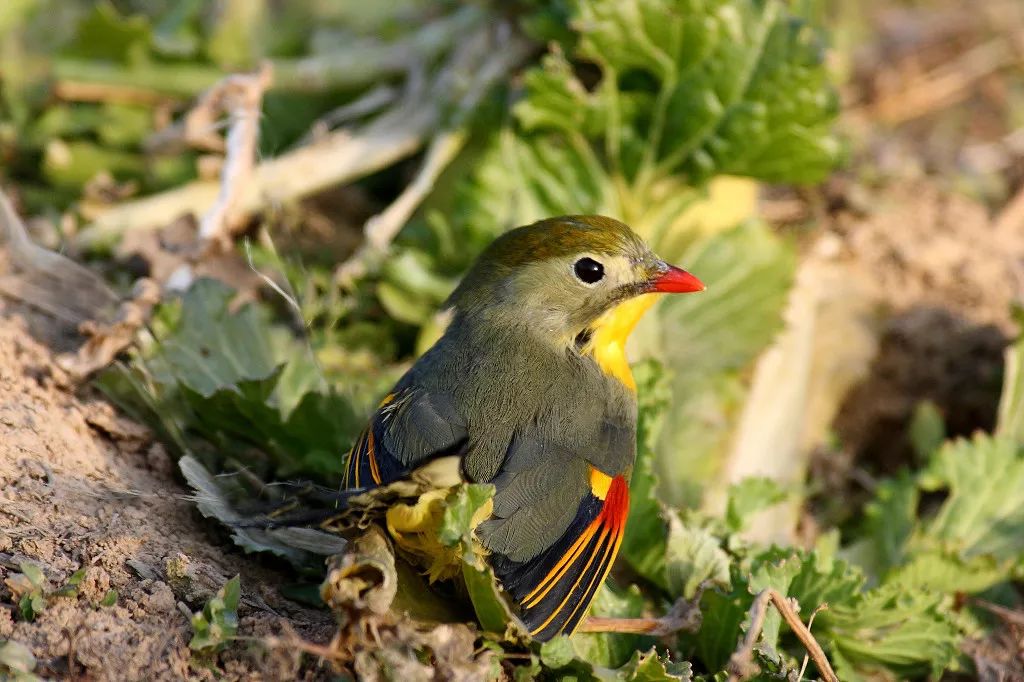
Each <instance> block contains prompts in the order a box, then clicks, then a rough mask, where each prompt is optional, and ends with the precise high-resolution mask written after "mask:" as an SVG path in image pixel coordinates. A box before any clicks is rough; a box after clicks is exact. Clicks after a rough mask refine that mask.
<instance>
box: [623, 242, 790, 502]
mask: <svg viewBox="0 0 1024 682" xmlns="http://www.w3.org/2000/svg"><path fill="white" fill-rule="evenodd" d="M682 262H683V263H685V265H686V267H687V269H688V270H691V271H692V272H694V273H696V274H697V275H698V276H699V277H700V278H701V279H702V280H703V281H704V282H705V283H706V284H707V286H708V289H707V291H705V292H702V293H700V294H695V295H689V296H674V297H670V298H667V299H666V300H664V301H662V302H661V303H660V304H659V305H658V306H657V307H656V308H655V309H654V310H652V311H651V312H650V313H648V314H647V316H646V317H645V318H644V319H643V320H642V321H641V323H640V325H639V327H638V328H637V331H636V333H635V334H634V339H633V341H634V346H633V350H634V351H635V353H636V355H637V356H640V357H653V358H656V359H658V360H659V361H661V362H662V364H664V365H665V366H667V367H669V368H670V369H671V370H672V385H671V386H672V401H671V403H670V406H669V409H668V413H667V415H668V416H667V419H666V425H665V427H664V428H662V430H661V433H660V437H659V441H658V443H657V448H656V452H657V459H656V463H657V465H656V469H655V470H656V471H657V473H658V477H659V479H660V483H661V486H660V488H659V492H660V493H661V497H662V498H663V499H665V500H667V501H670V502H674V503H676V504H682V503H685V504H689V505H695V504H697V503H698V502H699V500H700V495H701V490H702V487H703V485H704V484H705V483H706V482H707V481H708V480H709V479H711V478H712V477H713V476H714V474H715V473H716V471H717V463H718V462H720V461H721V459H722V455H723V453H724V451H725V449H726V447H727V445H728V442H729V435H730V433H731V432H732V429H733V427H734V426H735V424H736V422H737V420H738V417H739V411H740V406H741V405H742V402H743V399H744V396H745V395H746V389H745V388H744V385H743V383H742V381H741V375H742V372H743V370H744V369H745V368H746V367H747V366H748V365H749V364H750V363H751V362H752V361H753V359H754V358H755V357H756V355H757V354H758V352H760V351H761V350H762V349H763V348H764V347H765V346H766V345H767V344H768V343H769V342H770V341H771V339H772V338H773V337H774V335H775V333H776V332H777V331H778V330H779V328H780V327H781V323H782V308H783V306H784V304H785V301H786V295H787V293H788V291H789V287H790V283H791V280H792V276H793V270H794V267H795V253H794V251H793V248H792V246H791V245H790V244H788V243H786V242H785V241H783V240H781V239H779V238H778V237H776V236H775V235H773V234H772V233H771V232H770V231H769V230H768V229H767V228H766V227H765V226H763V225H758V224H747V225H742V226H740V227H738V228H736V229H734V230H731V231H728V232H724V233H720V234H716V235H713V236H711V237H709V238H706V239H704V240H702V241H700V242H698V243H697V244H695V245H694V246H693V247H691V248H690V249H689V250H688V251H687V255H686V256H685V257H684V258H683V260H682ZM698 358H699V360H697V359H698Z"/></svg>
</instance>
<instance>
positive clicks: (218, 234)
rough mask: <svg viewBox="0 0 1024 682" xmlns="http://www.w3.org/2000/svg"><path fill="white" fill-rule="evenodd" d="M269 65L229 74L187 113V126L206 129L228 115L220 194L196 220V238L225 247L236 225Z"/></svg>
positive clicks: (253, 159)
mask: <svg viewBox="0 0 1024 682" xmlns="http://www.w3.org/2000/svg"><path fill="white" fill-rule="evenodd" d="M271 78H272V74H271V70H270V64H269V63H264V65H263V66H262V67H261V68H260V70H259V71H258V72H256V73H254V74H247V75H236V76H228V77H227V78H225V79H224V80H223V81H221V82H220V83H219V84H218V85H217V86H216V87H214V88H213V89H212V90H211V91H209V92H208V93H207V94H206V95H205V96H204V97H203V98H202V99H201V100H200V105H199V106H198V107H196V108H195V109H193V110H192V112H191V113H190V114H189V116H188V119H187V123H186V129H187V130H188V129H190V128H191V129H193V130H195V129H196V128H198V129H199V130H208V129H209V128H211V127H212V124H213V122H214V121H215V120H216V118H217V117H218V116H219V115H220V113H221V112H226V113H227V114H228V116H229V120H230V126H229V128H228V134H227V138H226V140H225V142H226V147H227V153H226V155H225V159H224V167H223V169H222V170H221V177H220V194H219V195H218V197H217V201H216V202H215V203H214V205H213V206H212V207H211V208H210V210H209V211H207V212H206V213H205V214H204V215H203V219H202V220H201V221H200V223H199V238H200V239H201V240H203V241H204V242H217V243H219V244H220V245H222V246H225V245H226V244H227V242H228V241H229V240H230V235H231V233H232V231H233V229H234V227H235V225H236V224H237V219H238V216H237V212H236V206H237V205H238V203H239V200H240V197H241V196H242V192H243V190H244V188H245V187H246V185H248V183H249V179H250V178H251V177H252V170H253V167H254V166H255V163H256V144H257V141H258V139H259V131H260V109H261V108H262V103H263V93H264V92H266V90H267V88H268V87H270V82H271Z"/></svg>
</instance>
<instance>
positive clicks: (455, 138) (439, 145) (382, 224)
mask: <svg viewBox="0 0 1024 682" xmlns="http://www.w3.org/2000/svg"><path fill="white" fill-rule="evenodd" d="M466 137H467V134H466V131H464V130H452V131H448V132H444V133H441V134H440V135H438V136H437V137H435V138H434V139H433V141H432V142H431V143H430V146H429V147H428V148H427V155H426V158H425V159H424V160H423V166H422V167H421V168H420V170H419V172H417V174H416V177H415V178H414V179H413V181H412V182H411V183H409V185H408V186H407V187H406V188H405V189H404V190H402V193H401V194H399V195H398V198H397V199H395V200H394V201H393V202H392V203H391V205H390V206H388V207H387V208H386V209H385V210H384V211H383V212H381V213H379V214H377V215H375V216H373V217H372V218H370V219H369V220H368V221H366V227H365V228H364V231H365V232H366V241H367V243H368V245H369V246H370V247H371V248H373V249H377V250H378V251H383V250H384V249H386V248H387V247H388V245H390V244H391V241H392V240H393V239H394V238H395V236H397V235H398V232H399V230H401V229H402V227H403V226H404V225H405V223H406V222H408V220H409V218H410V217H411V216H412V214H413V212H414V211H415V210H416V207H417V206H419V205H420V202H422V201H423V199H424V198H425V197H426V196H427V195H428V194H430V192H431V190H433V189H434V183H435V182H436V181H437V178H438V177H440V175H441V173H442V172H443V171H444V169H445V168H447V167H448V164H450V163H451V162H452V160H453V159H454V158H455V157H456V156H458V153H459V152H460V151H461V150H462V148H463V146H465V144H466Z"/></svg>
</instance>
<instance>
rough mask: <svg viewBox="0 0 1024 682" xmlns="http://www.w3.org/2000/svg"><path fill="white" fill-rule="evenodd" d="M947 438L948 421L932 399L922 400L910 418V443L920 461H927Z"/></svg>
mask: <svg viewBox="0 0 1024 682" xmlns="http://www.w3.org/2000/svg"><path fill="white" fill-rule="evenodd" d="M944 440H946V422H945V420H944V419H943V418H942V413H941V412H940V411H939V408H938V406H937V405H936V404H935V403H933V402H932V401H930V400H925V401H922V402H921V403H919V404H918V405H917V407H916V408H915V409H914V415H913V417H911V420H910V444H911V445H912V446H913V448H914V454H916V455H917V458H918V461H920V462H927V461H928V459H929V458H930V457H931V456H932V453H934V452H935V451H936V450H938V449H939V448H940V447H941V446H942V442H943V441H944Z"/></svg>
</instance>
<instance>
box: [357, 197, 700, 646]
mask: <svg viewBox="0 0 1024 682" xmlns="http://www.w3.org/2000/svg"><path fill="white" fill-rule="evenodd" d="M704 288H705V287H704V284H703V283H702V282H701V281H700V280H699V279H698V278H697V277H696V276H694V275H693V274H691V273H689V272H687V271H685V270H683V269H681V268H679V267H676V266H674V265H670V264H668V263H666V262H665V261H664V260H662V259H660V258H659V257H657V256H656V255H655V254H654V252H653V251H652V250H651V248H650V247H649V246H648V245H647V244H646V243H645V242H644V241H643V240H642V239H641V238H640V237H639V236H638V235H637V234H636V233H635V232H634V231H633V230H632V229H631V228H630V227H629V226H627V225H626V224H624V223H622V222H620V221H618V220H615V219H612V218H608V217H604V216H599V215H571V216H561V217H554V218H549V219H546V220H541V221H539V222H536V223H533V224H530V225H526V226H523V227H518V228H515V229H512V230H509V231H507V232H505V233H504V234H502V235H501V236H499V237H498V238H497V239H495V240H494V241H493V242H492V243H491V244H490V245H489V246H488V247H487V248H486V249H485V250H484V251H483V252H482V253H481V254H480V256H479V257H478V258H477V260H476V261H475V263H474V264H473V265H472V266H471V267H470V269H469V270H468V272H467V274H466V275H465V277H464V278H463V279H462V281H461V282H460V283H459V284H458V286H457V287H456V288H455V290H454V291H453V293H452V294H451V295H450V297H449V298H448V300H447V302H446V303H445V308H446V309H448V310H449V311H450V316H451V317H450V322H449V323H448V325H447V328H446V329H445V331H444V333H443V334H442V336H441V337H440V338H439V339H438V340H437V341H436V342H435V343H434V345H433V346H432V347H430V348H429V349H428V350H427V351H426V352H425V353H423V354H422V355H421V356H420V357H419V358H418V359H417V360H416V361H415V363H414V364H413V365H412V366H411V367H410V368H409V369H408V371H407V372H406V373H405V374H404V375H403V376H402V377H401V379H399V381H398V382H397V383H396V384H395V385H394V387H393V388H392V389H391V390H390V391H388V392H387V394H386V395H385V397H384V399H383V400H381V401H380V404H379V406H378V407H377V408H376V410H375V412H374V413H373V414H372V416H371V417H370V419H369V423H368V425H367V426H366V428H365V430H364V431H363V432H362V433H361V435H360V436H359V437H358V438H357V439H356V442H355V444H354V446H353V447H352V449H351V450H350V451H349V453H348V458H347V461H346V463H345V469H344V474H343V481H342V487H343V489H344V490H349V491H352V492H357V491H363V490H366V489H374V488H376V487H382V486H388V485H389V484H393V483H395V482H397V481H402V480H404V479H408V478H409V477H410V476H414V475H416V472H417V471H422V470H423V469H424V468H425V467H427V466H435V467H436V465H437V463H438V462H447V463H450V464H451V466H450V467H449V468H448V470H449V471H450V472H454V473H453V474H452V475H453V476H454V477H455V478H454V480H461V481H465V482H474V483H489V484H491V485H493V486H494V491H495V492H494V496H493V499H492V506H491V509H490V513H489V515H488V517H487V518H486V519H484V520H483V521H482V522H480V523H479V524H478V525H477V526H476V528H475V536H476V540H477V541H478V542H479V544H480V545H481V546H482V548H483V552H484V553H485V557H486V561H487V562H488V563H489V565H490V566H491V568H492V569H493V571H494V574H495V577H496V579H497V582H498V583H499V585H500V586H501V588H502V590H503V591H504V592H505V593H506V594H507V595H508V596H509V597H510V598H511V601H512V602H513V603H514V605H515V606H516V607H517V610H518V617H519V619H520V620H521V621H522V624H523V625H524V626H525V628H526V630H527V631H528V632H529V634H530V636H531V637H532V638H533V639H535V640H537V641H541V642H543V641H547V640H550V639H551V638H553V637H555V636H557V635H559V634H571V633H572V632H574V631H575V630H576V629H577V627H578V626H579V625H580V623H581V621H582V619H583V617H584V615H585V614H586V612H587V611H588V608H589V605H590V603H591V602H592V601H593V599H594V596H595V594H596V592H597V590H598V588H599V587H600V586H601V585H602V584H603V582H604V581H605V579H606V578H607V575H608V573H609V571H610V570H611V566H612V564H613V562H614V561H615V558H616V555H617V554H618V551H619V547H620V544H621V543H622V539H623V534H624V532H625V525H626V518H627V516H628V513H629V480H630V475H631V472H632V468H633V464H634V460H635V457H636V423H637V394H636V383H635V381H634V379H633V375H632V373H631V370H630V364H629V361H628V358H627V355H626V341H627V338H628V337H629V334H630V332H631V331H632V330H633V328H634V327H635V325H636V324H637V322H638V321H639V319H640V318H641V316H642V315H643V314H644V313H645V311H647V310H648V309H649V308H650V307H651V306H652V305H653V304H654V303H655V302H656V301H657V300H658V298H659V297H661V296H662V295H664V294H676V293H688V292H699V291H703V290H704Z"/></svg>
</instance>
